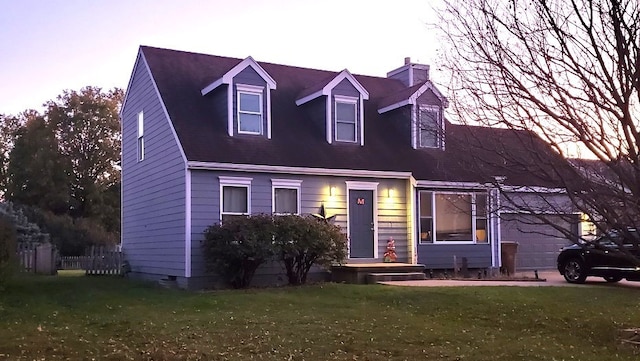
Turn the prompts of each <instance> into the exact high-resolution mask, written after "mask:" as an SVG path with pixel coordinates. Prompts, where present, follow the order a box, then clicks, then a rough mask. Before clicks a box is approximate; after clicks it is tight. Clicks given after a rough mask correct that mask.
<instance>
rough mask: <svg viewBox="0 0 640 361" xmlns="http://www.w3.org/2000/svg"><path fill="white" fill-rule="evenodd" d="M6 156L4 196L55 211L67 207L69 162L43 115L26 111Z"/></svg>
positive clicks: (59, 211)
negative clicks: (11, 147) (61, 151)
mask: <svg viewBox="0 0 640 361" xmlns="http://www.w3.org/2000/svg"><path fill="white" fill-rule="evenodd" d="M23 116H24V118H25V119H26V122H25V125H24V126H23V127H21V128H19V129H18V130H17V132H16V137H15V139H14V145H13V149H12V150H11V152H10V155H9V164H8V167H7V185H6V194H5V198H6V199H7V200H9V201H12V202H15V203H20V204H28V205H33V206H37V207H40V208H43V209H47V210H50V211H52V212H55V213H65V212H67V211H68V209H69V177H68V171H69V167H68V163H66V162H65V160H66V159H65V158H64V157H63V156H62V155H61V154H60V153H59V152H58V142H57V140H56V138H55V137H54V134H53V132H52V131H51V129H50V128H49V127H48V125H47V123H46V122H45V119H44V117H43V116H42V115H40V114H38V113H37V112H35V111H30V112H25V113H24V114H23Z"/></svg>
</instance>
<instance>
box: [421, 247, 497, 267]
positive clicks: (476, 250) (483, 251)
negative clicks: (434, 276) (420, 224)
mask: <svg viewBox="0 0 640 361" xmlns="http://www.w3.org/2000/svg"><path fill="white" fill-rule="evenodd" d="M453 256H456V257H457V260H458V264H459V265H461V264H462V257H466V258H467V260H468V262H469V263H468V264H469V267H470V268H488V267H491V246H490V245H489V244H420V245H418V260H419V262H420V263H422V264H424V265H425V267H426V268H427V269H453Z"/></svg>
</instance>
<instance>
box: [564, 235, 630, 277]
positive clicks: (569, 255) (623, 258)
mask: <svg viewBox="0 0 640 361" xmlns="http://www.w3.org/2000/svg"><path fill="white" fill-rule="evenodd" d="M632 238H635V241H634V240H633V239H632ZM639 240H640V233H639V232H638V231H636V230H635V229H629V230H628V231H627V232H625V233H624V234H623V233H622V232H618V231H610V232H608V233H606V234H604V235H602V236H600V237H599V238H598V239H596V240H595V241H593V242H589V243H584V244H580V245H578V244H574V245H571V246H568V247H564V248H562V249H561V250H560V255H558V271H560V274H561V275H563V276H564V279H565V280H567V282H569V283H584V281H585V279H586V278H587V276H596V277H602V278H604V279H605V280H606V281H607V282H618V281H620V280H621V279H623V278H625V279H627V280H629V281H640V266H639V265H636V264H635V263H634V262H633V261H632V258H631V257H629V254H630V255H631V256H633V257H635V258H636V259H640V249H639V248H638V246H636V245H637V244H638V242H639ZM617 243H622V245H623V249H624V251H622V250H621V249H620V247H619V246H618V244H617ZM634 243H635V244H636V245H634ZM627 252H628V253H629V254H626V253H627Z"/></svg>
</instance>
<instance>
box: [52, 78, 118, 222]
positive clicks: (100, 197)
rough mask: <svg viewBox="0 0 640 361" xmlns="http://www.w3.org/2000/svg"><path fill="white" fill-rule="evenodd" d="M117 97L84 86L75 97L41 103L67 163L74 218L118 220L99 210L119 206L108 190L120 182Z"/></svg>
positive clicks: (70, 92) (73, 93)
mask: <svg viewBox="0 0 640 361" xmlns="http://www.w3.org/2000/svg"><path fill="white" fill-rule="evenodd" d="M122 98H123V92H122V90H121V89H117V88H115V89H113V90H110V91H107V92H103V91H102V89H100V88H97V87H85V88H82V89H81V90H80V91H79V92H78V91H73V90H66V91H64V92H63V94H61V95H60V96H58V98H57V100H56V101H49V102H47V103H46V104H45V105H46V112H45V113H46V116H47V119H48V121H49V123H50V124H51V126H52V127H53V129H54V130H55V134H56V137H57V139H58V142H59V145H60V152H61V153H62V154H63V155H64V156H66V157H68V159H69V160H70V162H71V174H72V182H71V200H72V203H71V215H72V216H74V217H90V218H98V219H100V218H104V217H103V214H104V213H105V212H106V213H107V214H109V216H112V215H114V214H117V215H118V217H119V212H115V211H113V210H112V209H110V210H108V211H105V210H104V208H105V207H115V206H119V198H120V196H119V194H118V195H115V194H114V193H115V192H107V190H108V189H110V188H111V187H114V186H115V187H118V186H117V184H118V183H119V182H120V172H119V169H118V161H119V159H120V140H121V134H120V120H119V115H118V111H119V107H120V104H121V102H122ZM105 197H107V198H109V199H105ZM117 229H119V226H118V227H117Z"/></svg>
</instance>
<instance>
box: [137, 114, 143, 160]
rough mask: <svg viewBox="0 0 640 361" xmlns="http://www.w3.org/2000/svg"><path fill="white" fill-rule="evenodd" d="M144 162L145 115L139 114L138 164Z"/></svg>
mask: <svg viewBox="0 0 640 361" xmlns="http://www.w3.org/2000/svg"><path fill="white" fill-rule="evenodd" d="M142 160H144V113H143V112H140V113H138V162H140V161H142Z"/></svg>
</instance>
